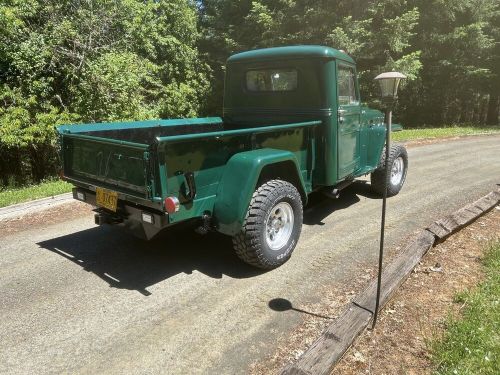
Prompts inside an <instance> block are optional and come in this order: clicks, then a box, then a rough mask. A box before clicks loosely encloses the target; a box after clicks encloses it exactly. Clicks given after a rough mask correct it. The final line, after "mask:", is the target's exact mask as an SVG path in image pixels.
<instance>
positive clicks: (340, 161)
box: [223, 46, 385, 186]
mask: <svg viewBox="0 0 500 375" xmlns="http://www.w3.org/2000/svg"><path fill="white" fill-rule="evenodd" d="M226 71H227V73H226V82H225V91H224V110H223V113H224V121H225V122H227V123H230V124H233V125H234V126H236V127H248V126H258V125H259V124H260V125H265V124H280V123H283V124H285V123H290V122H296V121H309V120H318V119H320V120H321V121H322V122H323V124H324V126H323V127H322V130H321V134H320V137H321V144H319V145H318V146H319V149H318V151H319V154H318V158H319V160H318V162H319V163H320V165H319V166H318V168H316V170H315V174H314V185H315V186H320V185H323V186H332V185H335V184H337V183H338V182H340V181H341V180H343V179H349V178H352V177H354V176H356V175H360V174H364V171H370V170H371V169H373V168H374V167H376V166H377V164H378V162H379V156H380V152H381V151H382V147H383V143H384V134H385V125H384V116H383V114H382V113H381V112H380V111H377V110H370V109H368V108H367V107H363V106H362V105H361V101H360V93H359V85H358V80H357V72H356V65H355V62H354V60H353V59H352V58H351V57H350V56H348V55H347V54H345V53H343V52H341V51H338V50H336V49H334V48H330V47H323V46H290V47H277V48H267V49H261V50H256V51H249V52H243V53H240V54H237V55H234V56H231V57H230V58H229V59H228V61H227V70H226Z"/></svg>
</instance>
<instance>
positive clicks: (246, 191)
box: [58, 46, 408, 268]
mask: <svg viewBox="0 0 500 375" xmlns="http://www.w3.org/2000/svg"><path fill="white" fill-rule="evenodd" d="M58 132H59V134H60V145H61V157H62V161H63V176H64V177H63V178H64V179H65V180H67V181H69V182H71V183H73V184H74V185H75V188H74V189H73V195H74V197H75V198H76V199H78V200H81V201H85V202H88V203H90V204H92V205H95V206H96V207H97V208H96V210H95V211H96V214H95V221H96V223H97V224H105V223H106V224H117V225H121V226H124V227H126V228H128V229H129V230H131V231H132V232H133V233H134V234H136V235H138V236H140V237H143V238H145V239H151V238H152V237H153V236H155V235H156V234H157V233H158V232H160V231H161V230H162V229H164V228H167V227H169V226H172V225H175V224H177V223H180V222H185V221H187V220H190V221H194V222H195V224H196V226H197V227H198V230H200V231H202V232H204V231H208V230H216V231H219V232H221V233H223V234H226V235H229V236H232V238H233V243H234V248H235V251H236V253H237V255H238V256H239V257H240V258H241V259H243V260H244V261H245V262H247V263H249V264H251V265H254V266H257V267H261V268H274V267H277V266H279V265H281V264H283V263H284V262H286V261H287V260H288V259H289V257H290V255H291V253H292V251H293V249H294V248H295V245H296V244H297V241H298V239H299V236H300V232H301V226H302V212H303V211H302V208H303V206H304V205H305V204H306V203H307V199H308V194H309V193H311V192H312V191H315V190H322V191H324V192H327V194H329V195H333V196H336V195H338V192H339V191H340V189H342V188H343V187H345V186H347V185H348V184H349V183H351V182H352V181H353V180H354V178H356V177H359V176H362V175H366V174H368V173H371V182H372V186H373V188H374V189H375V190H376V191H378V192H382V190H383V189H384V178H385V173H384V170H383V168H382V167H383V165H384V163H385V160H384V157H383V156H382V149H383V147H384V137H385V132H386V126H385V124H384V116H383V114H382V113H381V112H379V111H377V110H373V109H369V108H367V107H365V106H363V105H361V104H360V97H359V88H358V82H357V78H356V66H355V63H354V61H353V60H352V59H351V58H350V57H349V56H348V55H346V54H344V53H342V52H341V51H338V50H335V49H333V48H328V47H322V46H294V47H280V48H269V49H261V50H255V51H249V52H244V53H239V54H236V55H233V56H231V57H230V58H229V59H228V61H227V72H226V78H225V92H224V108H223V118H218V117H216V118H200V119H179V120H151V121H137V122H122V123H106V124H79V125H64V126H59V127H58ZM381 157H382V159H381ZM388 162H389V164H390V165H389V168H390V171H391V173H390V174H389V175H388V176H387V181H388V195H389V196H390V195H394V194H397V193H398V192H399V190H400V189H401V187H402V185H403V183H404V181H405V177H406V171H407V165H408V157H407V153H406V151H405V149H404V148H403V147H402V146H398V145H396V146H393V147H392V148H391V150H390V158H389V161H388Z"/></svg>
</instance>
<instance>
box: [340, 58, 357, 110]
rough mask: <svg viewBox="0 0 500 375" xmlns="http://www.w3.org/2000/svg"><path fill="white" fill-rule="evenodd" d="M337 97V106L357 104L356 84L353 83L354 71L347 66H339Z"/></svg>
mask: <svg viewBox="0 0 500 375" xmlns="http://www.w3.org/2000/svg"><path fill="white" fill-rule="evenodd" d="M338 95H339V105H346V104H358V102H359V100H358V98H357V95H356V84H355V81H354V69H353V68H349V67H347V66H339V71H338Z"/></svg>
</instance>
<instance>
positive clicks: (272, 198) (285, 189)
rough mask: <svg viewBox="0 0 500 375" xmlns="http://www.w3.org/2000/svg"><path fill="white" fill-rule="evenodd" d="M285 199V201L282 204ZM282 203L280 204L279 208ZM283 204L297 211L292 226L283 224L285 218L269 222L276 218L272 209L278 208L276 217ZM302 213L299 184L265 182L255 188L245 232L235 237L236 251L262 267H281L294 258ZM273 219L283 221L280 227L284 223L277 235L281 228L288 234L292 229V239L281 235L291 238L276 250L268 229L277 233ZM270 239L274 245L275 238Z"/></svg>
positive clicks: (241, 256) (277, 181)
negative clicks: (297, 187)
mask: <svg viewBox="0 0 500 375" xmlns="http://www.w3.org/2000/svg"><path fill="white" fill-rule="evenodd" d="M282 202H284V204H281V203H282ZM278 204H279V206H278V207H276V206H277V205H278ZM280 207H283V208H285V211H287V213H288V214H290V212H293V225H292V224H290V223H289V224H288V228H286V225H285V224H283V221H280V220H281V219H279V220H278V219H276V220H277V221H276V220H273V221H269V220H271V219H272V217H270V215H271V212H272V210H273V209H274V208H277V211H275V212H273V215H274V216H275V217H276V213H279V211H280ZM290 208H291V210H290ZM302 215H303V209H302V198H301V197H300V194H299V192H298V191H297V189H296V188H295V186H293V185H292V184H290V183H289V182H286V181H281V180H271V181H268V182H266V183H264V184H263V185H261V186H260V187H259V188H257V190H255V192H254V194H253V196H252V199H251V201H250V204H249V206H248V211H247V215H246V218H245V221H244V223H243V227H242V229H241V232H240V233H238V234H237V235H236V236H234V237H233V246H234V249H235V251H236V254H237V255H238V257H239V258H240V259H241V260H243V261H244V262H246V263H248V264H250V265H252V266H255V267H258V268H262V269H273V268H276V267H279V266H281V265H282V264H284V263H285V262H286V261H287V260H288V259H290V256H291V255H292V252H293V250H294V249H295V246H296V245H297V242H298V240H299V237H300V232H301V230H302V219H303V217H302ZM290 216H291V215H290ZM268 222H269V224H268ZM273 222H277V223H279V224H277V225H278V226H279V225H281V228H280V229H278V232H276V233H274V235H275V236H276V235H277V234H278V233H279V231H280V230H281V229H283V230H284V232H285V233H286V232H287V231H288V232H289V234H288V235H289V238H288V235H287V234H285V235H281V239H282V241H285V239H286V238H288V239H287V240H286V243H284V245H283V246H281V247H279V248H275V249H272V248H271V247H270V245H269V242H268V241H269V240H268V229H269V228H271V229H270V230H271V233H273V232H272V228H275V226H276V224H275V226H273V225H272V224H271V223H273ZM287 222H290V220H288V221H287ZM290 230H291V233H290ZM272 235H273V234H271V235H270V236H272ZM270 241H271V244H273V243H272V240H270ZM274 245H276V244H274ZM278 246H279V243H278Z"/></svg>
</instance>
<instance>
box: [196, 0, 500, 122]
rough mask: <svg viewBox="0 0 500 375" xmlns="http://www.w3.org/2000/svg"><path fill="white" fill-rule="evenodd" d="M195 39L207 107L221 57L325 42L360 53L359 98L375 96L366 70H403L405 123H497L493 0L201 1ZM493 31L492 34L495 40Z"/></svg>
mask: <svg viewBox="0 0 500 375" xmlns="http://www.w3.org/2000/svg"><path fill="white" fill-rule="evenodd" d="M199 10H200V25H201V27H202V31H203V32H202V39H201V41H200V49H201V50H202V52H204V54H205V55H206V56H207V57H208V58H207V61H208V63H209V64H210V66H211V67H212V70H213V72H214V75H213V80H212V86H211V87H212V92H213V95H212V97H213V98H218V100H212V101H211V102H210V103H208V105H209V107H208V108H209V110H210V111H211V112H215V111H218V110H219V108H220V107H221V104H222V103H221V96H222V95H221V94H222V86H221V85H220V84H219V82H220V81H221V80H222V78H223V68H222V67H223V65H224V63H225V60H226V58H227V57H228V56H229V55H230V54H232V53H234V52H240V51H243V50H247V49H252V48H258V47H268V46H279V45H285V44H324V45H329V46H332V47H335V48H338V49H343V50H345V51H346V52H348V53H349V54H351V55H352V56H353V57H354V59H355V60H356V61H357V62H358V71H359V74H360V77H361V90H362V92H363V98H364V100H365V101H367V102H368V103H370V104H376V99H377V97H378V92H377V86H376V85H375V84H374V82H373V78H374V77H375V76H376V75H377V74H378V73H380V72H382V71H384V70H390V69H397V70H400V71H402V72H403V73H405V74H406V75H407V76H408V80H407V82H406V83H405V84H404V86H403V90H402V92H401V96H400V107H399V108H400V110H399V113H397V114H396V115H397V116H398V117H399V119H400V120H401V121H402V122H404V123H405V125H410V126H415V125H421V124H434V125H439V124H442V123H476V124H485V123H489V124H498V119H499V108H500V43H498V40H500V3H499V2H498V0H474V1H468V0H442V1H428V0H382V1H374V0H369V1H364V0H354V1H351V0H350V1H347V0H340V1H339V0H322V1H307V0H258V1H250V0H237V1H234V0H215V1H214V0H210V1H208V0H207V1H200V2H199ZM495 41H496V42H495Z"/></svg>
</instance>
